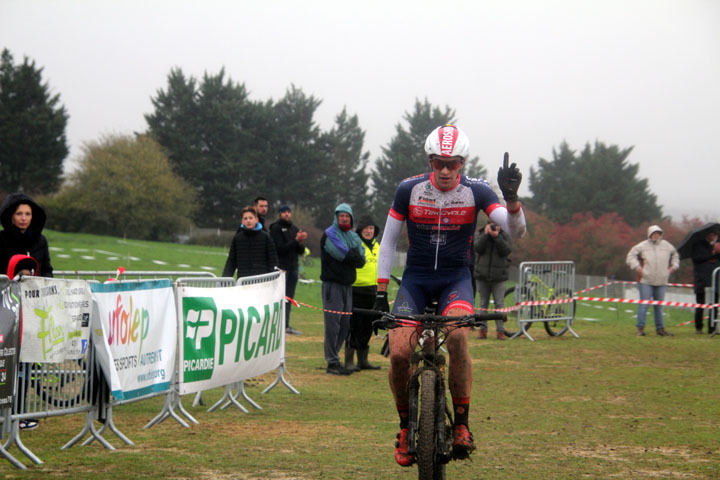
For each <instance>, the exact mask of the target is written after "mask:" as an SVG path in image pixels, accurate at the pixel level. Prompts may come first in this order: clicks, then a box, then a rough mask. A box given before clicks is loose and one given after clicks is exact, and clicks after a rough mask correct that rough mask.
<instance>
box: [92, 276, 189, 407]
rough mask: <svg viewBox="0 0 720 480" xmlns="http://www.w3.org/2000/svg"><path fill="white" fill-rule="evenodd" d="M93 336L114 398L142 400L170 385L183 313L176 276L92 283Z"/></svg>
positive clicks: (166, 388)
mask: <svg viewBox="0 0 720 480" xmlns="http://www.w3.org/2000/svg"><path fill="white" fill-rule="evenodd" d="M92 291H93V297H94V299H95V302H96V304H97V318H93V340H94V343H95V348H96V352H97V355H98V358H99V360H100V365H101V367H102V370H103V372H104V373H105V378H106V379H107V380H108V383H109V384H110V390H111V392H112V395H113V397H115V398H116V399H118V400H124V399H130V398H137V397H141V396H145V395H148V394H150V393H154V392H163V391H166V390H168V389H169V388H170V382H171V381H172V378H173V374H174V372H175V354H176V350H177V313H176V311H175V297H174V295H173V288H172V284H171V283H170V280H167V279H165V280H149V281H140V282H133V281H128V282H108V283H103V284H92Z"/></svg>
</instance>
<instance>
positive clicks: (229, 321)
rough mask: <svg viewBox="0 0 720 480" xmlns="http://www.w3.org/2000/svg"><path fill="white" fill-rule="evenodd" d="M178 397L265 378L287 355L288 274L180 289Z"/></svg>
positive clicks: (178, 293) (178, 296)
mask: <svg viewBox="0 0 720 480" xmlns="http://www.w3.org/2000/svg"><path fill="white" fill-rule="evenodd" d="M177 299H178V315H182V317H180V322H179V335H180V336H181V338H182V341H181V342H180V352H179V355H180V357H179V358H180V368H179V371H180V386H179V388H180V393H181V394H186V393H194V392H199V391H202V390H207V389H210V388H214V387H219V386H223V385H228V384H231V383H233V382H238V381H241V380H246V379H248V378H252V377H256V376H258V375H262V374H263V373H266V372H269V371H272V370H274V369H276V368H277V367H278V366H279V365H280V362H281V361H282V359H283V357H284V356H285V315H284V308H285V276H284V275H280V276H279V277H278V278H277V279H276V280H273V281H269V282H264V283H260V284H254V285H242V286H240V285H238V286H234V287H219V288H195V287H178V289H177Z"/></svg>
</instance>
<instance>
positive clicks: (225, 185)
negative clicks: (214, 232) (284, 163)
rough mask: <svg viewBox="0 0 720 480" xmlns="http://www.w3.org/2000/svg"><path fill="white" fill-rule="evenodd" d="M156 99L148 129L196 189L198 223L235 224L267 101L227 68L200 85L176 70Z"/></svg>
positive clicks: (213, 224) (153, 101)
mask: <svg viewBox="0 0 720 480" xmlns="http://www.w3.org/2000/svg"><path fill="white" fill-rule="evenodd" d="M152 103H153V106H154V107H155V111H154V112H153V113H151V114H147V115H145V120H146V121H147V123H148V126H149V130H148V132H149V134H150V135H151V136H152V138H154V139H155V140H157V142H158V143H160V144H161V145H162V146H163V147H165V148H166V149H167V151H168V153H169V158H170V161H171V163H172V165H173V168H174V170H175V171H176V172H177V173H178V174H179V175H180V176H181V177H182V178H184V179H185V180H186V181H187V182H188V183H190V184H191V185H192V186H193V187H194V189H195V191H196V193H197V194H198V198H199V201H200V209H199V211H198V212H197V215H196V217H195V220H196V222H197V223H198V225H200V226H208V227H216V226H217V227H222V228H226V229H234V228H236V227H237V226H238V225H239V223H240V219H239V218H238V213H239V212H240V209H241V208H242V206H243V199H244V191H243V186H244V185H245V183H246V181H247V178H248V177H249V176H250V173H252V170H253V168H254V166H253V163H252V162H251V159H253V158H257V157H258V155H257V154H255V155H253V151H254V150H255V149H256V144H255V140H256V137H257V132H256V131H255V129H256V128H257V126H258V125H262V124H263V123H266V122H262V121H258V119H257V117H258V116H260V115H262V113H263V111H264V109H263V107H264V106H263V105H259V104H256V103H253V102H251V101H250V100H249V99H248V93H247V90H246V89H245V86H244V85H242V84H237V83H235V82H233V81H232V79H229V78H228V79H226V78H225V71H224V69H221V70H220V72H219V73H218V74H217V75H209V74H207V73H206V74H205V75H204V76H203V78H202V81H201V82H200V83H199V85H198V84H197V81H196V80H195V79H194V78H193V77H190V78H186V77H185V75H184V74H183V73H182V71H181V70H180V69H173V70H172V71H171V72H170V74H169V75H168V86H167V90H159V91H158V92H157V96H156V97H155V98H153V99H152ZM245 201H247V199H245Z"/></svg>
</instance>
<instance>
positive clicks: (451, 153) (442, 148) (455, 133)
mask: <svg viewBox="0 0 720 480" xmlns="http://www.w3.org/2000/svg"><path fill="white" fill-rule="evenodd" d="M425 153H427V155H428V156H430V155H440V156H443V157H455V156H458V157H462V158H463V160H465V159H466V158H467V156H468V153H470V140H468V137H467V135H465V133H464V132H463V131H462V130H460V129H459V128H457V127H456V126H455V125H443V126H442V127H438V128H436V129H435V130H433V131H432V133H431V134H430V135H428V137H427V140H425Z"/></svg>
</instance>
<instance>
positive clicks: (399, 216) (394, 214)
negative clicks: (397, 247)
mask: <svg viewBox="0 0 720 480" xmlns="http://www.w3.org/2000/svg"><path fill="white" fill-rule="evenodd" d="M390 216H391V217H392V218H394V219H395V220H400V221H401V222H402V221H404V220H405V215H402V214H400V213H398V212H396V211H395V210H393V209H392V208H391V209H390Z"/></svg>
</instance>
